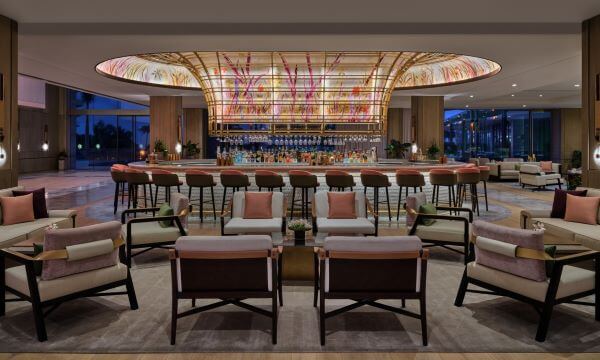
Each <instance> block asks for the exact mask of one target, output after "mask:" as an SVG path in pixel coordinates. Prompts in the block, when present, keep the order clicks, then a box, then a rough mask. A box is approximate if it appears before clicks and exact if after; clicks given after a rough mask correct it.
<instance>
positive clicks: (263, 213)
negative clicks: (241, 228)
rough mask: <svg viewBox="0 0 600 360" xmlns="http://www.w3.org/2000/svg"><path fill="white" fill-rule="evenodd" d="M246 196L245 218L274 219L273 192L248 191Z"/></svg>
mask: <svg viewBox="0 0 600 360" xmlns="http://www.w3.org/2000/svg"><path fill="white" fill-rule="evenodd" d="M244 194H245V196H244V219H272V218H273V209H272V203H273V193H272V192H251V191H246V192H245V193H244Z"/></svg>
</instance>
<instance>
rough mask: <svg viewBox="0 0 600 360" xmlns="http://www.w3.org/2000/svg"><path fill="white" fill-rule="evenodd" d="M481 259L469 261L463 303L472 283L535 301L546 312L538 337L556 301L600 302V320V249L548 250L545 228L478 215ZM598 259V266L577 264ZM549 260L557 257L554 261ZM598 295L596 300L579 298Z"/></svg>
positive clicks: (475, 229) (476, 236)
mask: <svg viewBox="0 0 600 360" xmlns="http://www.w3.org/2000/svg"><path fill="white" fill-rule="evenodd" d="M473 237H474V248H475V249H474V250H475V260H474V261H471V262H469V263H468V264H467V266H466V268H465V272H464V274H463V278H462V281H461V283H460V287H459V289H458V294H457V295H456V300H455V302H454V304H455V305H456V306H462V304H463V301H464V298H465V294H466V292H477V293H481V291H479V290H469V289H468V286H469V285H470V284H472V285H475V286H478V287H480V288H484V289H487V290H489V294H491V295H495V296H498V295H500V296H507V297H511V298H513V299H515V300H519V301H523V302H525V303H528V304H531V305H533V306H534V307H535V308H536V310H538V312H539V313H540V315H541V316H540V322H539V325H538V328H537V333H536V336H535V339H536V340H537V341H540V342H541V341H544V340H545V339H546V334H547V332H548V325H549V323H550V317H551V315H552V311H553V308H554V306H556V305H559V304H563V303H564V304H577V305H588V306H595V311H596V314H595V317H596V320H600V309H599V306H598V301H599V300H598V299H599V295H600V291H599V287H598V286H596V284H599V281H600V277H599V270H600V253H598V252H597V251H585V252H582V253H578V254H573V255H567V256H563V257H558V258H552V257H551V256H549V255H548V254H547V253H546V252H545V251H544V242H543V238H544V235H543V232H542V231H534V230H523V229H513V228H507V227H504V226H500V225H496V224H491V223H487V222H484V221H480V220H478V221H475V223H473ZM589 260H595V271H590V270H586V269H583V268H580V267H575V266H572V264H575V263H579V262H582V261H589ZM546 261H551V266H550V267H547V266H546V265H548V264H547V263H546ZM590 295H595V302H593V303H589V302H582V301H576V300H577V299H580V298H583V297H586V296H590Z"/></svg>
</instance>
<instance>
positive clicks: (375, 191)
mask: <svg viewBox="0 0 600 360" xmlns="http://www.w3.org/2000/svg"><path fill="white" fill-rule="evenodd" d="M373 203H375V212H376V213H377V214H379V188H378V187H374V188H373Z"/></svg>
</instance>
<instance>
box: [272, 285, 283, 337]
mask: <svg viewBox="0 0 600 360" xmlns="http://www.w3.org/2000/svg"><path fill="white" fill-rule="evenodd" d="M277 292H278V293H281V291H277ZM277 310H278V308H277V297H276V296H275V294H273V298H272V299H271V311H272V314H271V316H272V317H271V343H273V345H276V344H277Z"/></svg>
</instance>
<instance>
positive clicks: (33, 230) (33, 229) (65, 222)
mask: <svg viewBox="0 0 600 360" xmlns="http://www.w3.org/2000/svg"><path fill="white" fill-rule="evenodd" d="M52 224H56V225H57V226H58V228H59V229H67V228H70V227H71V226H72V225H73V224H72V222H71V219H69V218H53V217H50V218H42V219H36V220H34V221H29V222H26V223H20V224H14V225H2V226H0V248H6V247H9V246H11V245H14V244H16V243H18V242H21V241H24V240H27V239H29V238H31V237H34V236H37V235H41V234H42V233H43V232H44V230H45V229H46V227H48V226H49V225H52Z"/></svg>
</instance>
